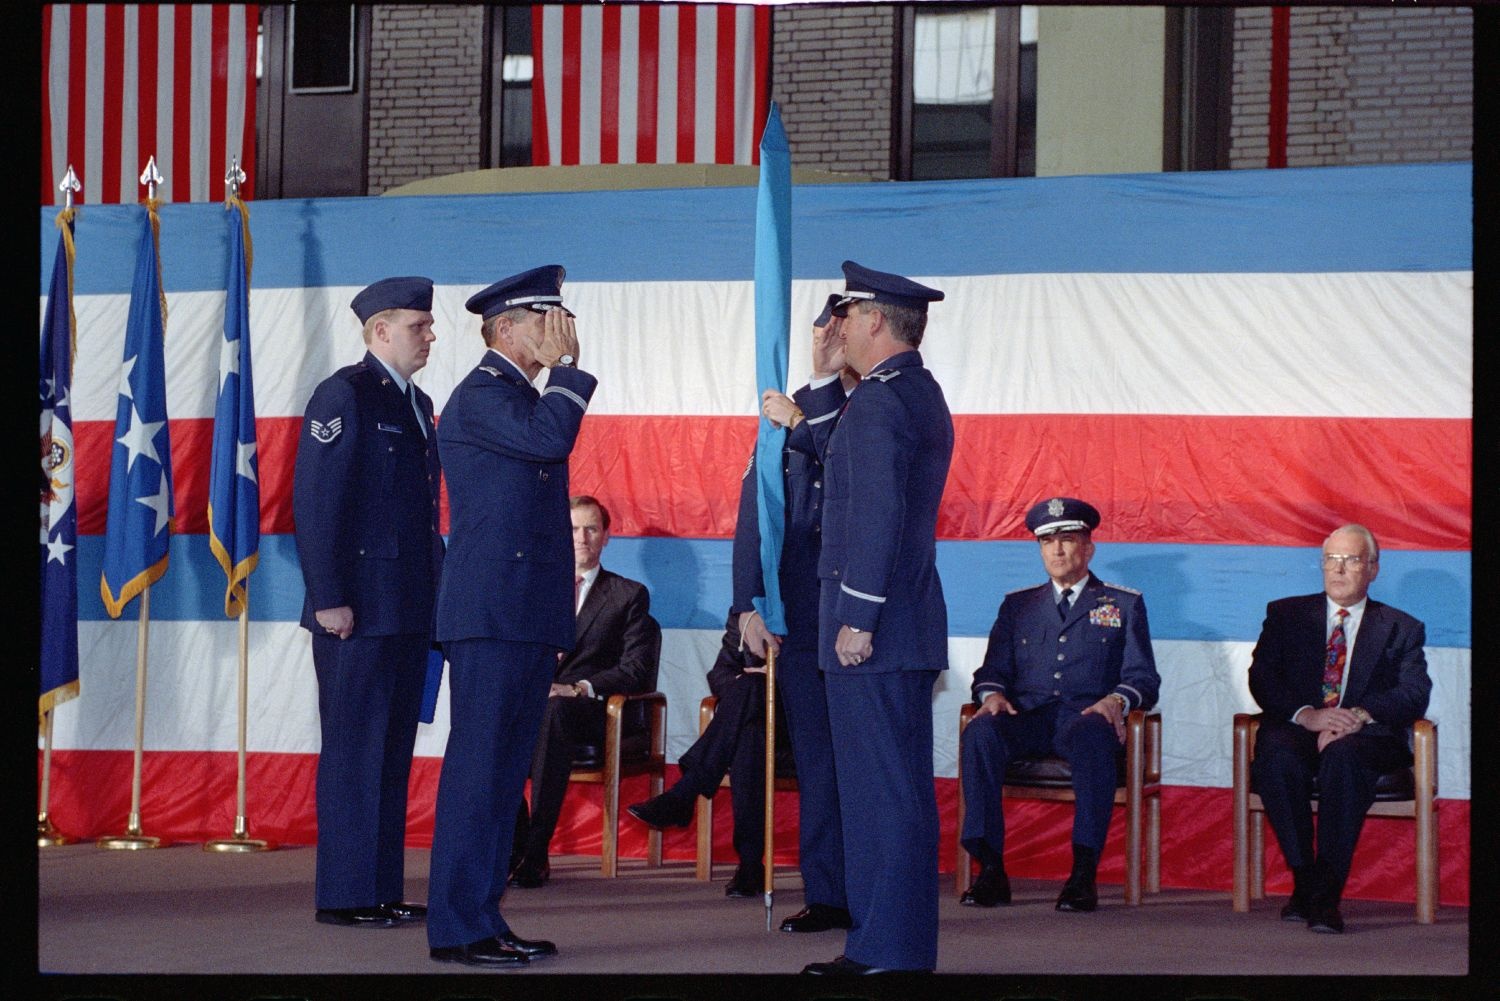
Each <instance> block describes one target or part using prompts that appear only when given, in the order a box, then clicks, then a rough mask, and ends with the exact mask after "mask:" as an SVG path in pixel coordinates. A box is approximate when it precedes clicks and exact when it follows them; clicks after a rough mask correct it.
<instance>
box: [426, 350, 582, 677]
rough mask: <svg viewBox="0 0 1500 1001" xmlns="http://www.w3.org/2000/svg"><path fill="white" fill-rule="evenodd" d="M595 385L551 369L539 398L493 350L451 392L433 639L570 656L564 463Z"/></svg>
mask: <svg viewBox="0 0 1500 1001" xmlns="http://www.w3.org/2000/svg"><path fill="white" fill-rule="evenodd" d="M597 384H598V380H596V379H595V378H594V377H593V376H592V375H589V374H588V373H587V372H582V371H579V370H578V369H576V368H568V367H565V366H558V367H556V368H554V369H552V370H551V373H550V375H549V376H548V379H547V386H546V388H545V389H544V390H542V391H541V393H538V392H537V390H536V388H535V387H534V386H532V385H531V383H529V382H527V381H526V378H525V376H523V375H522V374H521V371H520V370H519V369H518V368H516V366H515V365H513V364H512V363H511V362H510V361H509V360H508V359H506V358H503V357H501V356H500V355H499V354H498V353H497V352H495V351H488V352H486V353H485V356H484V358H483V359H481V361H480V364H479V365H478V367H476V368H475V369H474V370H473V371H472V372H470V373H469V374H468V375H467V376H465V377H464V380H463V381H462V382H460V383H459V384H458V386H457V387H455V388H454V390H453V395H452V396H450V397H449V398H448V405H447V406H446V407H445V408H444V410H443V420H442V423H441V424H440V425H439V426H438V435H437V439H438V448H439V450H440V451H441V452H442V457H443V468H444V469H445V470H446V472H447V477H448V501H449V549H448V557H447V562H446V564H445V565H444V568H443V579H442V584H441V586H440V587H439V588H438V599H437V638H438V639H439V640H442V641H448V640H462V639H481V638H488V639H501V640H507V641H510V642H515V643H542V644H545V645H547V646H552V647H556V648H557V649H559V650H571V649H573V643H574V641H575V638H576V633H577V630H576V624H575V620H574V614H573V542H572V535H573V532H572V522H571V520H570V518H569V516H568V455H569V453H570V452H572V451H573V443H574V442H575V441H576V440H577V438H578V430H579V427H580V426H581V425H582V423H583V414H584V410H585V409H586V408H587V407H588V401H589V398H590V397H592V396H593V393H594V387H595V386H596V385H597Z"/></svg>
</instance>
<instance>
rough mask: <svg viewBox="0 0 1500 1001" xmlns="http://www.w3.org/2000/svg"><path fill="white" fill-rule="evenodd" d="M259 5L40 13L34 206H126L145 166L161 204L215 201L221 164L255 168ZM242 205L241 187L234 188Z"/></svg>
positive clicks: (63, 7) (94, 7)
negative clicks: (66, 187)
mask: <svg viewBox="0 0 1500 1001" xmlns="http://www.w3.org/2000/svg"><path fill="white" fill-rule="evenodd" d="M258 21H259V8H258V7H256V6H254V5H249V6H240V5H235V4H141V5H139V6H135V5H126V4H52V5H49V6H47V7H45V8H44V9H43V12H42V163H41V168H42V169H41V179H42V204H44V205H46V204H51V203H54V202H57V203H60V202H61V201H62V198H61V194H60V193H59V192H58V190H57V188H56V179H57V177H59V176H60V175H61V174H62V172H63V171H64V170H66V169H67V167H68V165H69V164H72V165H73V166H74V167H75V168H76V169H77V171H78V173H79V175H80V179H81V180H82V182H83V192H82V194H81V196H80V197H79V198H78V201H80V202H90V203H95V204H98V203H112V202H125V203H133V202H136V201H139V200H140V198H141V197H142V192H141V190H140V185H139V184H138V183H137V180H136V179H137V178H138V177H139V176H140V173H141V168H142V166H144V165H145V163H146V160H147V158H148V157H151V156H155V157H156V165H157V168H158V169H159V170H160V171H161V173H162V176H163V177H164V178H165V179H166V180H165V182H164V183H163V184H162V185H161V186H160V187H159V188H158V189H157V196H158V197H159V198H160V199H161V200H163V201H175V202H184V201H195V202H201V201H214V200H219V199H222V198H223V197H224V174H225V172H226V171H227V170H228V169H229V163H230V160H231V158H232V157H239V161H240V162H241V163H245V164H250V163H254V162H255V39H256V26H257V23H258ZM240 195H241V197H245V198H248V197H249V196H250V185H249V184H248V183H247V184H246V185H244V186H243V187H242V188H241V189H240Z"/></svg>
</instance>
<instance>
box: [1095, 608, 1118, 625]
mask: <svg viewBox="0 0 1500 1001" xmlns="http://www.w3.org/2000/svg"><path fill="white" fill-rule="evenodd" d="M1089 622H1090V623H1091V624H1092V625H1096V626H1108V627H1109V628H1111V629H1119V628H1120V606H1118V605H1114V604H1109V605H1100V606H1099V607H1098V608H1091V609H1089Z"/></svg>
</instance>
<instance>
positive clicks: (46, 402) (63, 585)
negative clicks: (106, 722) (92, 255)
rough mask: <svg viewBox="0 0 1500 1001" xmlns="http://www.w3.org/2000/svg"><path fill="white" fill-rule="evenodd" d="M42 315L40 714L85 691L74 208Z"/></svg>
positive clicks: (66, 213)
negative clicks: (81, 672) (81, 678)
mask: <svg viewBox="0 0 1500 1001" xmlns="http://www.w3.org/2000/svg"><path fill="white" fill-rule="evenodd" d="M57 228H58V229H59V230H60V231H61V232H60V233H59V234H58V239H57V259H56V260H55V261H54V262H53V264H52V285H51V287H50V288H49V289H48V290H47V312H46V314H45V315H44V316H43V317H42V362H41V397H42V427H41V434H42V506H41V517H42V555H41V558H42V664H41V691H40V693H39V699H40V701H39V702H38V705H37V712H38V714H39V715H40V714H41V713H45V712H47V711H49V710H51V709H52V708H53V707H54V706H56V705H58V704H59V703H62V702H66V701H68V700H69V699H71V698H72V697H73V696H75V695H77V694H78V549H77V546H78V508H77V506H76V505H74V503H73V474H74V471H75V468H76V467H75V465H74V462H73V404H72V402H71V397H70V395H69V394H70V393H71V390H72V384H73V330H74V323H73V210H72V209H71V208H67V209H64V210H63V211H62V212H60V213H59V214H58V217H57Z"/></svg>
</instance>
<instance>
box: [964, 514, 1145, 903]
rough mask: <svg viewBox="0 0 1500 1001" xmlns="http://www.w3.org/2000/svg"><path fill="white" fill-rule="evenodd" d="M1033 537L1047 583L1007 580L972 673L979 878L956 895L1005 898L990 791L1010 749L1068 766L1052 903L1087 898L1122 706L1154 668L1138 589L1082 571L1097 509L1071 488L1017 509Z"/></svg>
mask: <svg viewBox="0 0 1500 1001" xmlns="http://www.w3.org/2000/svg"><path fill="white" fill-rule="evenodd" d="M1026 527H1027V528H1029V529H1031V531H1032V533H1033V534H1034V535H1035V536H1036V538H1037V542H1038V543H1039V544H1040V545H1041V553H1042V563H1043V565H1045V566H1046V568H1047V576H1048V577H1049V578H1051V579H1050V580H1049V581H1048V582H1047V583H1045V584H1041V585H1038V586H1036V587H1027V588H1022V589H1021V590H1019V591H1012V592H1010V593H1009V594H1007V595H1006V596H1005V600H1004V601H1002V602H1001V603H1000V613H999V615H997V616H996V618H995V625H994V627H993V628H992V629H991V630H990V642H989V647H988V648H987V649H986V650H985V654H984V664H983V665H982V666H981V667H980V668H979V670H978V671H976V672H974V684H973V696H974V701H975V702H976V703H978V704H979V711H978V713H977V714H975V716H974V718H973V720H972V721H970V723H969V726H968V727H967V728H966V729H965V730H964V736H963V742H962V746H961V748H960V753H961V754H962V755H963V783H964V802H965V803H966V804H968V810H967V812H966V813H965V814H964V824H963V831H962V832H961V833H962V837H963V845H964V848H965V849H966V850H967V851H968V852H969V854H970V855H972V856H974V857H975V858H977V859H978V860H979V864H980V872H979V877H978V878H977V879H976V880H975V882H974V885H973V887H971V888H970V889H969V890H968V891H967V892H966V893H964V895H963V896H962V897H961V898H960V903H963V904H968V905H971V906H979V907H994V906H995V905H997V904H1008V903H1010V880H1009V878H1008V877H1007V876H1006V874H1005V862H1004V858H1003V852H1004V850H1005V815H1004V813H1003V811H1002V809H1001V799H1000V790H1001V786H1002V785H1003V783H1004V780H1005V767H1006V765H1007V764H1009V763H1010V762H1011V761H1012V760H1015V759H1018V758H1024V757H1036V756H1039V755H1045V754H1056V755H1059V756H1060V757H1063V758H1066V759H1067V760H1068V763H1069V765H1070V766H1071V767H1072V771H1073V793H1074V796H1075V798H1076V802H1075V809H1074V813H1073V869H1072V872H1071V873H1070V874H1069V876H1068V879H1067V882H1066V883H1064V884H1063V888H1062V892H1061V893H1060V894H1059V895H1058V898H1057V909H1058V910H1060V911H1092V910H1094V909H1095V908H1096V907H1097V906H1098V904H1099V894H1098V891H1097V890H1096V888H1095V885H1094V876H1095V873H1096V871H1097V869H1098V865H1099V852H1100V850H1101V849H1102V848H1103V847H1104V838H1105V835H1106V833H1108V831H1109V817H1110V812H1111V810H1112V809H1113V808H1114V802H1115V779H1116V773H1117V771H1118V769H1119V761H1120V755H1121V754H1122V753H1123V750H1122V745H1123V744H1124V743H1125V717H1126V715H1127V714H1128V713H1129V712H1130V711H1131V710H1132V709H1150V708H1151V707H1152V706H1154V705H1155V704H1156V694H1157V691H1158V689H1159V688H1160V687H1161V678H1160V677H1159V676H1158V675H1157V673H1156V658H1155V657H1154V656H1153V655H1152V653H1151V631H1150V629H1149V627H1148V626H1147V624H1146V601H1145V599H1144V598H1142V597H1141V592H1139V591H1136V590H1134V589H1132V588H1128V587H1123V586H1121V585H1119V584H1106V583H1105V582H1104V581H1101V580H1100V579H1099V578H1098V577H1095V576H1094V575H1093V574H1092V573H1091V572H1090V571H1089V561H1090V560H1092V559H1093V557H1094V543H1093V530H1094V529H1095V528H1098V527H1099V512H1098V511H1097V510H1095V509H1094V507H1093V505H1091V504H1087V503H1085V502H1084V501H1081V500H1077V499H1075V498H1072V497H1053V498H1051V499H1050V500H1045V501H1042V502H1041V503H1040V504H1037V505H1036V506H1035V507H1033V508H1032V509H1031V510H1030V511H1029V512H1027V514H1026Z"/></svg>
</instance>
